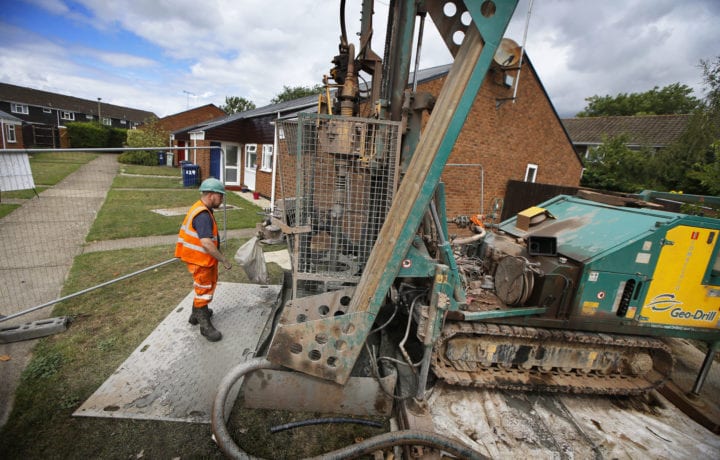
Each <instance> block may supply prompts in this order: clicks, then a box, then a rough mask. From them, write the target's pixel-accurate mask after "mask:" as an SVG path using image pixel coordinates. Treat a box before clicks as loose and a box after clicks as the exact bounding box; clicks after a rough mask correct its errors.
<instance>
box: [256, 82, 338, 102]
mask: <svg viewBox="0 0 720 460" xmlns="http://www.w3.org/2000/svg"><path fill="white" fill-rule="evenodd" d="M324 90H325V87H324V86H323V85H320V84H318V85H315V86H313V87H310V86H294V87H292V88H291V87H289V86H285V85H283V91H282V93H280V94H278V95H277V96H275V97H274V98H273V99H272V100H271V101H270V102H272V103H273V104H277V103H280V102H287V101H292V100H295V99H300V98H301V97H305V96H311V95H313V94H320V93H322V92H323V91H324Z"/></svg>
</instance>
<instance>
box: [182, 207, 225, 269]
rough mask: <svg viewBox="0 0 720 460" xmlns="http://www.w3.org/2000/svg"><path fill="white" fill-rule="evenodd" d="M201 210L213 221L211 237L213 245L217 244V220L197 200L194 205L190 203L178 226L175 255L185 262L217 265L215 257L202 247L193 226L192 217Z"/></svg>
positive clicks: (205, 265)
mask: <svg viewBox="0 0 720 460" xmlns="http://www.w3.org/2000/svg"><path fill="white" fill-rule="evenodd" d="M203 211H208V212H209V213H210V217H211V218H212V223H213V237H212V239H213V242H214V243H215V246H216V247H218V246H219V242H218V227H217V222H215V216H213V213H212V212H211V211H210V210H209V209H208V207H207V206H205V204H204V203H203V202H202V200H198V201H197V202H196V203H195V204H194V205H192V207H191V208H190V210H189V211H188V213H187V215H186V216H185V220H183V223H182V226H181V227H180V233H179V234H178V240H177V244H176V245H175V257H179V258H180V259H182V261H183V262H186V263H191V264H195V265H199V266H201V267H212V266H214V265H217V263H218V261H217V259H216V258H215V257H213V256H211V255H210V254H208V252H207V251H206V250H205V248H203V246H202V242H201V241H200V238H199V237H198V234H197V232H196V231H195V228H194V227H193V219H194V218H195V216H197V215H198V214H200V213H201V212H203Z"/></svg>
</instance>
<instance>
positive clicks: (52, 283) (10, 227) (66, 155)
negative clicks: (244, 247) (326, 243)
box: [0, 149, 227, 327]
mask: <svg viewBox="0 0 720 460" xmlns="http://www.w3.org/2000/svg"><path fill="white" fill-rule="evenodd" d="M97 150H100V149H97ZM158 161H159V158H158ZM161 166H162V167H161ZM156 168H158V169H156V170H155V171H156V173H157V175H152V174H150V175H136V174H132V173H127V172H125V170H126V169H128V166H126V165H121V164H120V163H119V162H118V153H116V152H113V153H107V152H97V151H96V152H79V151H67V150H65V151H60V150H55V151H52V150H49V151H42V152H40V151H30V153H28V152H26V151H3V152H0V318H2V317H5V318H7V317H9V316H13V317H14V316H17V318H11V319H10V320H9V321H8V322H7V323H4V322H3V323H4V324H3V323H0V325H2V326H3V327H4V326H8V325H11V324H17V323H24V322H28V321H35V320H37V319H40V318H45V317H47V316H48V315H49V314H50V312H51V311H52V305H53V302H54V301H55V300H57V299H58V298H59V297H60V296H61V295H66V294H72V293H71V292H62V289H63V286H64V285H65V284H66V281H67V277H68V274H69V273H70V269H71V267H72V265H73V262H74V261H75V260H76V257H77V256H79V255H81V254H84V253H88V252H95V251H105V250H112V249H116V248H127V247H142V246H153V245H163V246H166V247H167V258H172V257H173V255H174V254H173V250H174V244H175V241H176V240H177V231H178V229H179V226H180V222H181V221H182V216H184V214H185V213H186V212H187V210H188V209H189V207H190V206H191V205H192V203H193V202H194V201H195V200H197V199H198V198H199V196H200V195H199V193H198V190H197V186H196V185H197V184H195V183H193V184H192V186H186V184H185V182H186V181H185V178H184V177H183V174H182V172H181V169H180V168H172V167H167V165H165V163H161V164H160V165H158V166H156ZM216 220H217V222H218V226H219V227H220V233H221V236H223V235H224V232H225V227H226V221H227V219H226V214H225V213H224V212H223V208H220V209H219V210H218V212H216ZM154 262H156V261H152V263H154ZM139 268H142V267H139ZM128 271H130V270H129V269H128V268H127V267H118V268H117V271H116V272H117V274H118V276H120V275H125V274H126V273H128ZM107 281H110V280H108V279H101V280H98V283H105V282H107ZM184 287H186V286H184ZM187 287H188V289H189V287H190V285H187ZM45 304H48V305H47V308H45V307H42V308H38V309H37V312H36V313H35V312H33V313H31V314H26V315H18V314H19V313H21V312H24V311H26V310H28V309H34V308H35V307H38V306H42V305H45Z"/></svg>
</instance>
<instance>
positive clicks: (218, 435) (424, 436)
mask: <svg viewBox="0 0 720 460" xmlns="http://www.w3.org/2000/svg"><path fill="white" fill-rule="evenodd" d="M261 369H275V370H279V369H282V366H279V365H276V364H273V363H271V362H270V361H268V360H267V359H266V358H253V359H251V360H248V361H246V362H244V363H240V364H238V365H237V366H235V367H234V368H232V369H231V370H230V372H228V373H227V375H225V377H224V378H223V379H222V381H221V382H220V387H219V388H218V392H217V395H216V396H215V400H214V401H213V408H212V418H211V422H212V430H213V435H214V436H215V442H217V445H218V447H219V448H220V450H221V451H222V452H223V454H225V456H227V457H228V458H232V459H242V460H251V459H257V460H261V459H258V457H253V456H251V455H248V454H247V453H246V452H244V451H243V450H242V449H240V447H239V446H238V445H237V444H236V443H235V441H233V439H232V437H231V436H230V433H229V432H228V429H227V426H226V424H225V404H226V403H227V398H228V395H229V394H230V389H231V388H232V387H233V386H234V385H235V383H237V381H238V380H240V378H242V377H243V376H244V375H245V374H247V373H249V372H253V371H256V370H261ZM394 446H423V447H430V448H433V449H438V450H441V451H444V452H447V453H449V454H452V455H454V456H456V457H457V458H463V459H478V460H479V459H485V458H486V457H484V456H482V455H480V454H479V453H478V452H475V451H474V450H472V449H470V448H469V447H467V446H465V445H464V444H462V443H460V442H458V441H456V440H454V439H450V438H448V437H446V436H443V435H440V434H436V433H429V432H425V431H418V430H402V431H395V432H391V433H384V434H381V435H378V436H374V437H372V438H369V439H366V440H364V441H362V442H359V443H357V444H353V445H351V446H347V447H343V448H341V449H338V450H334V451H332V452H328V453H326V454H322V455H320V456H318V457H313V459H317V460H319V459H324V460H327V459H331V460H335V459H336V460H340V459H348V458H358V457H361V456H363V455H369V454H371V453H372V452H375V451H377V450H380V449H387V448H391V447H394Z"/></svg>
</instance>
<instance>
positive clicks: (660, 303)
mask: <svg viewBox="0 0 720 460" xmlns="http://www.w3.org/2000/svg"><path fill="white" fill-rule="evenodd" d="M648 306H649V307H650V309H651V310H652V311H659V312H663V311H668V310H670V316H671V317H673V318H679V319H694V320H696V321H707V322H712V321H714V320H715V317H716V316H717V312H716V311H708V312H705V311H703V310H695V311H692V310H686V309H685V308H683V306H682V302H681V301H679V300H675V294H659V295H657V296H655V298H654V299H652V301H651V302H650V303H648Z"/></svg>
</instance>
